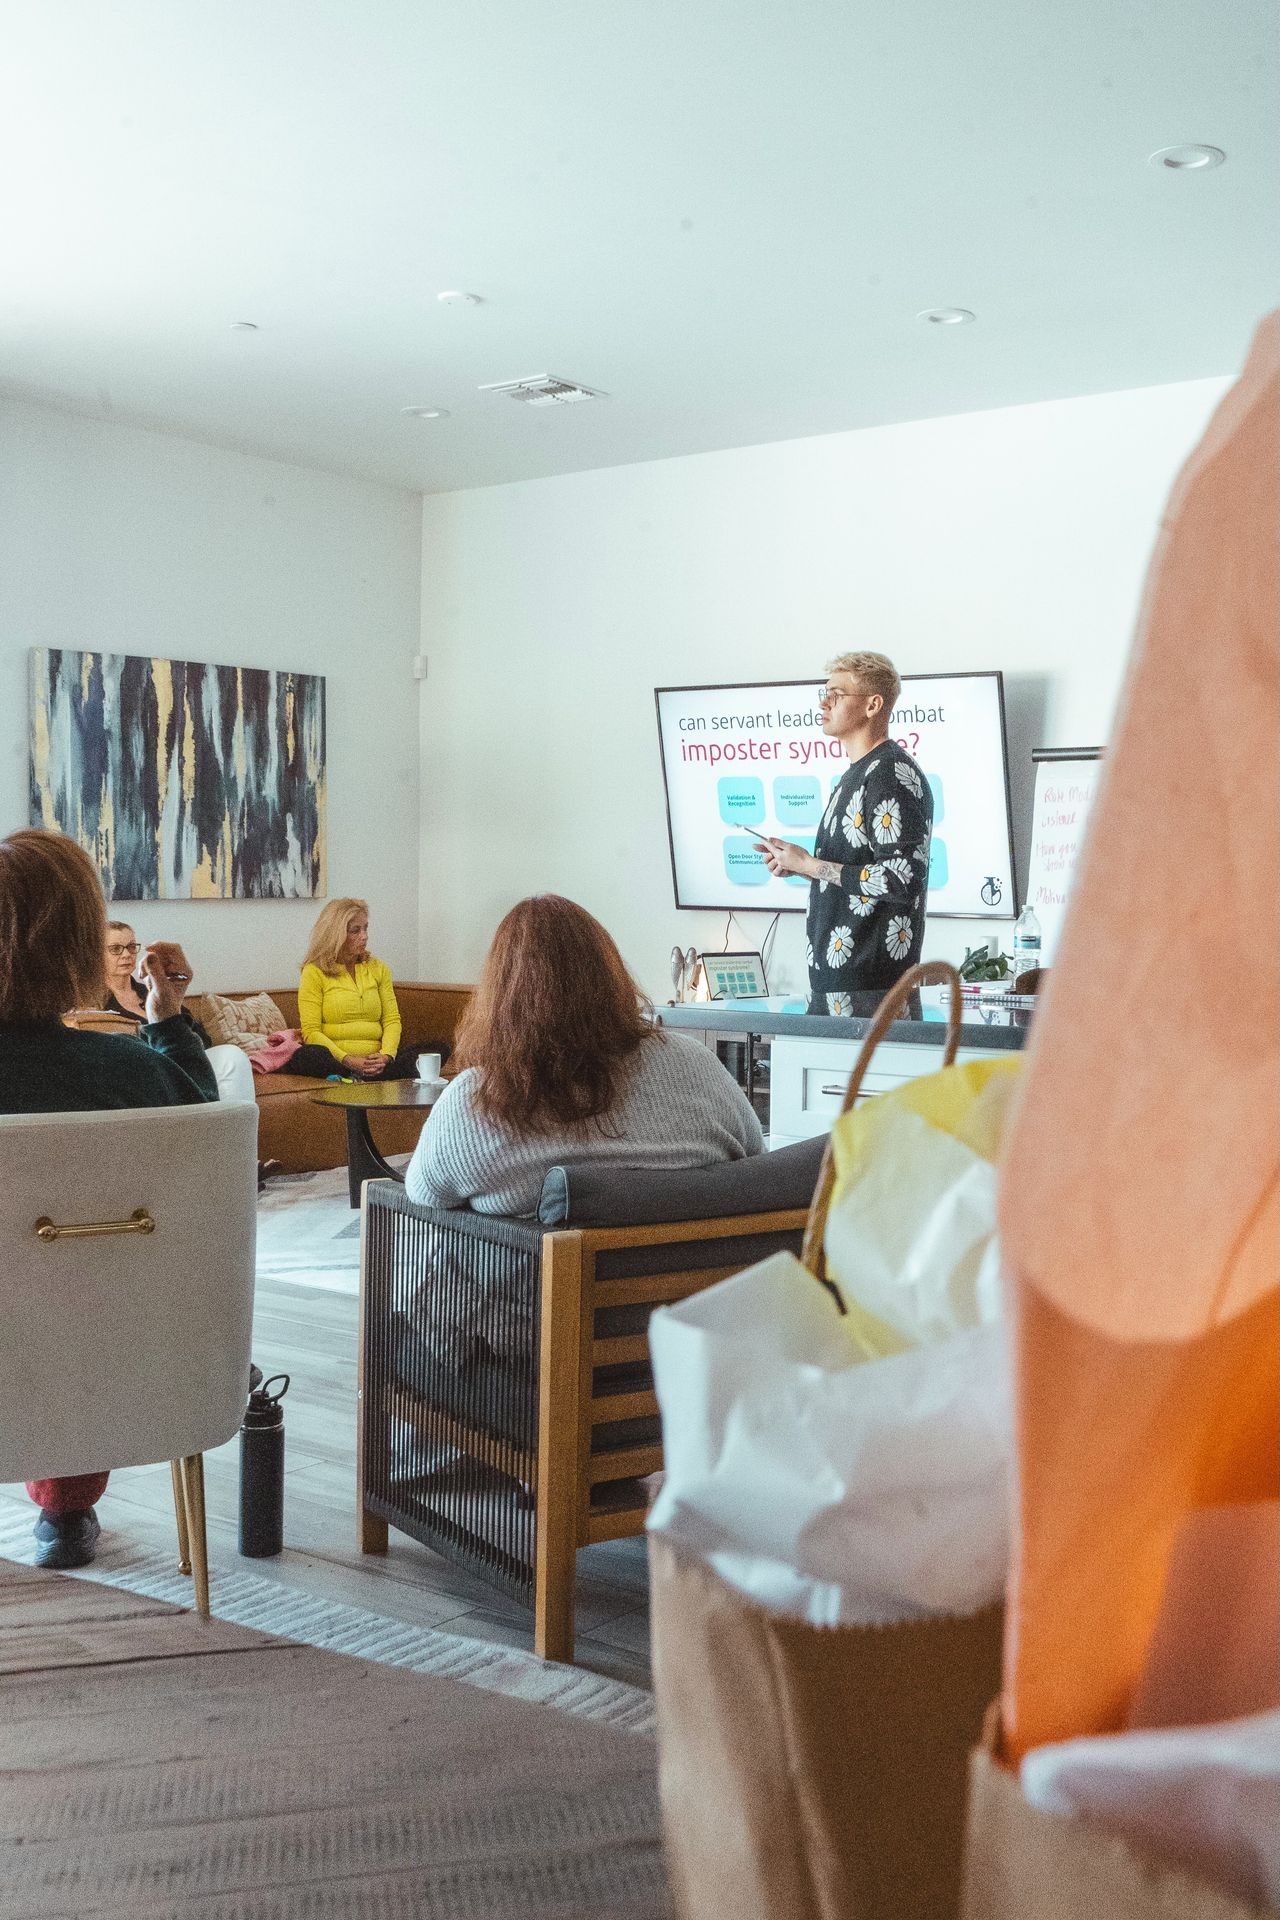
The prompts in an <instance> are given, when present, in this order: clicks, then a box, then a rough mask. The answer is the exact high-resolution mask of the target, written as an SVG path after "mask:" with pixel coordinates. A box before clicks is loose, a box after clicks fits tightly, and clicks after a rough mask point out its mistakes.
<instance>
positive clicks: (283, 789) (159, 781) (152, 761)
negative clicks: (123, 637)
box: [31, 647, 326, 900]
mask: <svg viewBox="0 0 1280 1920" xmlns="http://www.w3.org/2000/svg"><path fill="white" fill-rule="evenodd" d="M31 824H32V825H33V826H37V827H53V828H56V829H57V830H58V831H60V832H62V833H65V834H69V835H70V837H71V838H72V839H73V840H76V841H78V842H79V844H80V845H81V846H82V847H83V848H84V849H85V852H86V853H88V854H89V856H90V858H91V859H92V860H94V861H95V862H96V864H97V867H98V871H99V873H100V874H101V876H102V888H103V892H104V893H105V894H106V897H107V899H108V900H231V899H235V900H289V899H298V898H315V897H316V896H319V895H322V894H324V893H325V892H326V879H325V731H324V678H323V676H322V675H320V674H311V673H275V672H271V671H268V670H266V669H264V668H260V667H213V666H203V665H200V664H198V663H197V662H195V661H192V660H148V659H143V658H141V657H137V656H134V655H132V654H112V653H72V652H70V651H68V650H66V649H64V648H61V647H33V648H32V650H31Z"/></svg>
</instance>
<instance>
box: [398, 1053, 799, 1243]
mask: <svg viewBox="0 0 1280 1920" xmlns="http://www.w3.org/2000/svg"><path fill="white" fill-rule="evenodd" d="M476 1085H477V1075H476V1070H475V1068H473V1067H472V1068H468V1069H467V1070H466V1071H465V1072H463V1073H460V1074H459V1075H458V1077H457V1079H456V1080H454V1081H452V1082H451V1083H450V1084H449V1086H447V1087H446V1088H445V1090H444V1092H443V1093H442V1094H441V1096H440V1098H439V1099H438V1100H437V1101H436V1104H435V1106H434V1107H433V1108H432V1110H431V1118H430V1119H429V1120H428V1122H427V1124H426V1126H425V1127H424V1128H423V1129H422V1135H421V1138H420V1139H419V1141H418V1145H417V1148H416V1149H415V1151H414V1155H413V1159H412V1160H411V1161H410V1162H409V1166H408V1169H407V1171H406V1173H405V1189H406V1191H407V1193H408V1195H409V1198H410V1199H411V1200H417V1201H419V1202H420V1203H421V1204H422V1205H424V1206H431V1207H464V1206H467V1205H468V1204H469V1205H470V1206H471V1207H473V1208H474V1210H475V1211H476V1212H477V1213H505V1214H514V1215H516V1216H517V1217H518V1216H521V1215H533V1214H536V1213H537V1211H538V1198H539V1195H540V1194H541V1192H542V1182H543V1179H544V1177H545V1176H546V1174H547V1172H548V1171H549V1169H550V1168H552V1167H557V1166H561V1165H564V1164H566V1163H572V1162H574V1161H578V1160H611V1161H613V1162H615V1163H616V1164H617V1165H619V1166H626V1167H651V1168H677V1167H709V1166H712V1165H714V1164H715V1163H716V1162H717V1161H720V1160H745V1159H747V1158H748V1157H749V1156H750V1155H752V1154H756V1153H763V1151H764V1136H763V1134H762V1133H761V1131H760V1122H759V1121H758V1120H757V1119H756V1116H755V1113H754V1111H753V1110H752V1108H751V1106H750V1104H749V1102H748V1101H747V1098H746V1095H745V1094H744V1093H743V1092H742V1090H741V1088H740V1087H739V1086H738V1084H737V1082H736V1081H735V1080H734V1079H733V1078H732V1077H731V1076H730V1075H729V1074H728V1073H726V1072H725V1069H724V1068H723V1067H722V1066H721V1065H720V1062H719V1061H718V1060H717V1059H716V1057H715V1055H714V1053H712V1052H711V1051H710V1049H709V1048H707V1047H704V1046H703V1045H702V1044H701V1042H700V1041H697V1040H691V1039H690V1038H689V1037H688V1035H686V1034H680V1033H653V1034H650V1035H649V1036H648V1037H647V1038H646V1039H644V1040H642V1041H641V1043H640V1045H639V1047H638V1048H637V1050H636V1053H635V1054H634V1055H633V1057H632V1060H631V1062H630V1063H629V1071H628V1073H627V1077H626V1079H625V1080H624V1082H623V1084H622V1086H621V1089H620V1092H619V1097H618V1100H617V1101H616V1103H615V1105H614V1108H613V1111H612V1112H611V1113H610V1114H609V1115H608V1117H607V1120H606V1122H605V1123H604V1126H602V1125H601V1123H600V1122H598V1121H590V1122H588V1124H587V1125H586V1126H585V1127H582V1128H576V1129H575V1128H572V1127H558V1128H557V1130H556V1131H555V1132H554V1133H539V1134H513V1133H509V1132H507V1131H505V1130H504V1129H502V1128H500V1127H496V1126H495V1125H494V1124H493V1123H492V1122H491V1121H489V1120H486V1119H483V1118H482V1117H481V1115H480V1114H478V1113H477V1112H476V1109H475V1101H474V1095H475V1088H476Z"/></svg>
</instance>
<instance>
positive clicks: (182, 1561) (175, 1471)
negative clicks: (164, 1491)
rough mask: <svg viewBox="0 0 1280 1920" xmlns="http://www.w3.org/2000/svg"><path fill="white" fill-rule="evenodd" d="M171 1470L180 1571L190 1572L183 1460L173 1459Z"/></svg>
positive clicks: (170, 1465) (170, 1463)
mask: <svg viewBox="0 0 1280 1920" xmlns="http://www.w3.org/2000/svg"><path fill="white" fill-rule="evenodd" d="M169 1471H170V1473H171V1474H172V1475H173V1511H174V1513H175V1514H176V1515H177V1517H178V1572H179V1573H190V1571H191V1547H190V1543H189V1541H188V1539H187V1496H186V1494H185V1493H184V1492H183V1490H182V1464H181V1462H180V1461H178V1460H171V1461H170V1462H169Z"/></svg>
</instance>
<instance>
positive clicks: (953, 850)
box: [654, 673, 1017, 920]
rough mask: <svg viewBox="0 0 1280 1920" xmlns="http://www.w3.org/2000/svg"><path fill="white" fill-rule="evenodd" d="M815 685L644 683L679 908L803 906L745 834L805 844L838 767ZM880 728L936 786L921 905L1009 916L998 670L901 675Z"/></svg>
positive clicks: (950, 912) (841, 766)
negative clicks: (648, 689)
mask: <svg viewBox="0 0 1280 1920" xmlns="http://www.w3.org/2000/svg"><path fill="white" fill-rule="evenodd" d="M821 691H822V688H821V686H820V685H819V684H818V683H816V682H815V681H812V680H769V681H763V682H759V683H756V684H753V685H749V686H734V687H658V688H656V689H655V691H654V699H655V700H656V702H657V708H658V741H659V745H660V748H661V752H662V777H663V781H664V784H665V786H666V798H667V831H668V835H669V837H670V841H671V873H672V878H673V880H674V883H675V893H676V905H677V906H678V907H705V908H715V909H721V910H723V909H735V908H736V909H738V910H739V911H741V910H742V909H744V908H753V909H756V910H760V909H763V910H765V911H767V912H771V913H772V912H774V911H775V910H779V909H780V910H781V911H782V912H784V913H787V912H791V913H802V912H803V911H804V909H805V908H806V906H807V905H808V898H809V882H808V881H807V880H803V879H800V878H799V877H798V876H796V875H790V876H788V877H787V878H786V879H777V878H775V876H774V875H773V874H771V873H770V872H769V869H768V867H766V865H765V863H764V856H763V854H759V853H757V852H756V851H755V848H754V847H753V846H752V843H751V837H750V835H749V834H748V833H744V832H743V831H742V829H743V828H744V827H750V828H753V829H756V828H758V829H759V830H760V832H761V833H764V834H767V835H768V836H770V837H771V838H775V839H783V840H790V841H793V842H794V843H795V844H796V845H798V846H802V847H807V848H808V849H809V850H810V851H812V849H813V842H814V836H815V834H816V832H817V829H818V824H819V822H820V821H821V819H822V814H823V810H824V809H825V807H826V804H827V800H828V798H829V796H830V793H831V789H832V788H833V787H834V786H835V785H836V783H837V782H838V781H839V779H840V777H841V775H842V774H843V773H844V772H845V770H846V769H847V767H848V765H849V762H848V760H847V759H846V758H845V753H844V748H843V747H842V746H841V745H840V743H839V741H836V740H828V739H827V738H826V736H825V735H824V734H823V731H822V716H821V714H820V712H819V710H818V697H819V695H820V693H821ZM889 731H890V734H891V736H892V737H893V738H894V739H895V740H898V741H900V742H901V743H902V745H903V746H904V747H906V749H907V750H908V752H909V753H911V754H913V755H914V757H915V758H916V759H917V760H918V761H919V763H920V767H921V770H922V771H923V773H924V774H925V775H926V777H927V778H928V781H929V785H930V787H931V789H932V791H933V849H932V854H931V857H930V862H929V912H930V913H931V914H939V915H943V916H951V917H952V918H958V919H975V920H1012V919H1013V918H1014V916H1015V914H1016V913H1017V901H1016V899H1015V889H1014V878H1013V826H1012V819H1011V815H1010V807H1009V768H1008V750H1007V747H1006V744H1005V728H1004V682H1003V678H1002V676H1001V675H1000V674H999V673H941V674H927V675H926V674H912V675H909V676H904V678H903V682H902V693H901V696H900V698H899V700H898V704H897V706H896V707H895V708H894V712H893V718H892V721H891V722H890V727H889Z"/></svg>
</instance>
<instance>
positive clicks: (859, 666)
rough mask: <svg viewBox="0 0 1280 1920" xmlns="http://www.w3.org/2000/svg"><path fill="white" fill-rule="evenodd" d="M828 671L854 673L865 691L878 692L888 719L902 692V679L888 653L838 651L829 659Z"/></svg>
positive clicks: (854, 676) (826, 669)
mask: <svg viewBox="0 0 1280 1920" xmlns="http://www.w3.org/2000/svg"><path fill="white" fill-rule="evenodd" d="M825 671H826V672H827V673H848V674H852V676H853V678H854V679H855V680H856V681H857V683H858V685H859V687H860V688H861V689H862V691H863V692H864V693H878V694H879V695H880V698H881V699H882V700H883V701H884V717H885V719H886V720H887V719H888V718H889V715H890V714H891V713H892V712H893V709H894V707H895V705H896V704H897V699H898V695H899V694H900V693H901V692H902V679H901V676H900V675H899V673H898V669H897V668H896V667H895V666H894V664H893V662H892V660H891V659H890V658H889V656H888V654H887V653H865V652H863V653H838V654H837V655H836V657H835V659H834V660H828V662H827V664H826V668H825Z"/></svg>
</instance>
